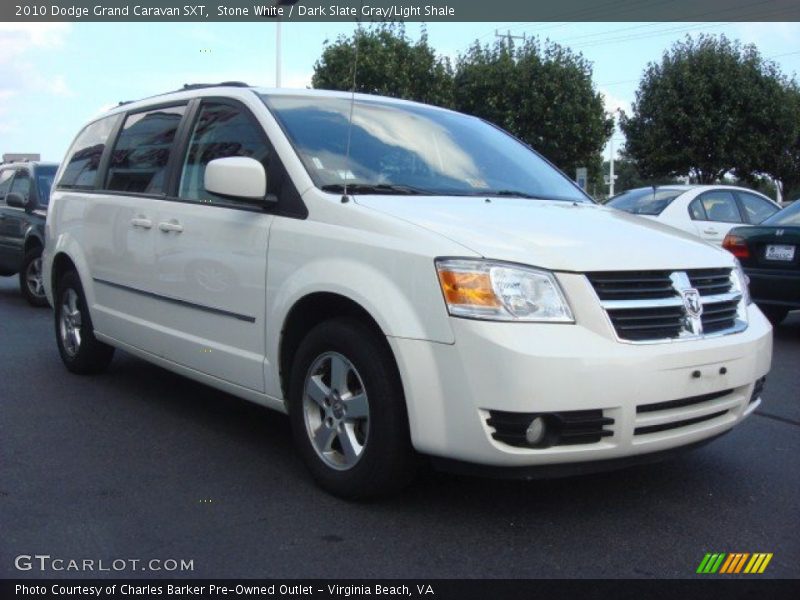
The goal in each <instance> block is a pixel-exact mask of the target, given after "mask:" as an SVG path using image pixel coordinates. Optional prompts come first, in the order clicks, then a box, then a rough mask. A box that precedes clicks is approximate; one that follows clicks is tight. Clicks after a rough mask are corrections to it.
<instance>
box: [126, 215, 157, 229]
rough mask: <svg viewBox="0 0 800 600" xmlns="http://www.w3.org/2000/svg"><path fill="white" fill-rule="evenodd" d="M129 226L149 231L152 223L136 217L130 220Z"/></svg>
mask: <svg viewBox="0 0 800 600" xmlns="http://www.w3.org/2000/svg"><path fill="white" fill-rule="evenodd" d="M131 225H133V226H134V227H141V228H142V229H150V228H151V227H152V226H153V222H152V221H151V220H150V219H146V218H144V217H136V218H135V219H131Z"/></svg>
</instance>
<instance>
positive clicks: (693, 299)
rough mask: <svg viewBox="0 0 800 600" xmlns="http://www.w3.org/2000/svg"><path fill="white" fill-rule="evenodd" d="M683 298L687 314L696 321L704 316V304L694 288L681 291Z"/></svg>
mask: <svg viewBox="0 0 800 600" xmlns="http://www.w3.org/2000/svg"><path fill="white" fill-rule="evenodd" d="M681 298H683V307H684V308H685V309H686V314H688V315H689V316H690V317H694V318H695V319H696V318H697V317H699V316H700V315H702V314H703V303H702V302H700V292H698V291H697V290H696V289H694V288H689V289H688V290H681Z"/></svg>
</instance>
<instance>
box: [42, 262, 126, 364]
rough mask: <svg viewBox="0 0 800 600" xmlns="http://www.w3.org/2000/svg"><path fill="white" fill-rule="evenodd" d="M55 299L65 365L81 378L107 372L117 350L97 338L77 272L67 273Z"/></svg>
mask: <svg viewBox="0 0 800 600" xmlns="http://www.w3.org/2000/svg"><path fill="white" fill-rule="evenodd" d="M54 300H55V327H56V343H57V344H58V352H59V354H61V360H62V361H63V362H64V365H65V366H66V367H67V369H68V370H69V371H71V372H72V373H77V374H79V375H89V374H93V373H102V372H103V371H105V370H106V369H107V368H108V365H109V364H110V363H111V359H112V358H113V357H114V348H113V347H111V346H109V345H107V344H104V343H103V342H100V341H98V340H97V338H95V337H94V327H93V326H92V318H91V316H90V315H89V309H88V308H87V305H86V296H85V295H84V293H83V287H82V286H81V280H80V278H79V277H78V274H77V273H76V272H75V271H68V272H67V273H65V274H64V276H63V277H62V278H61V280H60V281H59V282H58V286H57V287H56V293H55V295H54Z"/></svg>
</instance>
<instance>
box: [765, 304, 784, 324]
mask: <svg viewBox="0 0 800 600" xmlns="http://www.w3.org/2000/svg"><path fill="white" fill-rule="evenodd" d="M758 308H760V309H761V312H762V313H764V316H765V317H767V319H769V322H770V323H772V325H773V327H777V326H778V325H780V324H781V322H782V321H783V320H784V319H785V318H786V315H788V314H789V309H788V308H786V307H783V306H774V305H772V304H767V305H764V306H759V307H758Z"/></svg>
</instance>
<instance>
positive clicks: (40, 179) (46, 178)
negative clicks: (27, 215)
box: [35, 167, 57, 206]
mask: <svg viewBox="0 0 800 600" xmlns="http://www.w3.org/2000/svg"><path fill="white" fill-rule="evenodd" d="M56 171H57V167H36V171H35V177H36V190H37V192H38V194H39V205H40V206H46V205H47V203H48V202H49V201H50V189H51V188H52V187H53V179H54V178H55V176H56Z"/></svg>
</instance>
